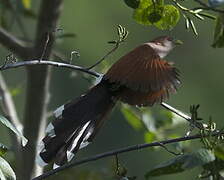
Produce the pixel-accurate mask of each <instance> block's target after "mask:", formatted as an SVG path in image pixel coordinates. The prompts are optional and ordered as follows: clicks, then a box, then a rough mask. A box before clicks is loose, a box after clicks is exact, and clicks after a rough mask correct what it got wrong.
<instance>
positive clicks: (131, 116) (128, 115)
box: [121, 105, 143, 130]
mask: <svg viewBox="0 0 224 180" xmlns="http://www.w3.org/2000/svg"><path fill="white" fill-rule="evenodd" d="M121 112H122V114H123V115H124V117H125V119H126V120H127V121H128V123H129V124H130V125H131V126H132V127H133V128H134V129H135V130H141V129H142V128H143V125H142V122H141V119H140V118H139V117H138V116H137V115H136V114H135V113H134V112H133V111H132V110H131V109H130V108H129V107H128V106H125V105H123V106H122V108H121Z"/></svg>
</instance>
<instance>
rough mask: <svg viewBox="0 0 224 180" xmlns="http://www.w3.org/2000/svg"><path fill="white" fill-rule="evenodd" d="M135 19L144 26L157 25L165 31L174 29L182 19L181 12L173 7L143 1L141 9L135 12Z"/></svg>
mask: <svg viewBox="0 0 224 180" xmlns="http://www.w3.org/2000/svg"><path fill="white" fill-rule="evenodd" d="M133 18H134V19H135V20H136V21H137V22H138V23H140V24H143V25H155V26H156V27H157V28H159V29H162V30H165V29H172V28H173V27H175V26H176V24H177V23H178V21H179V19H180V13H179V10H178V9H177V8H176V7H175V6H173V5H164V3H163V1H161V3H156V4H154V3H152V1H147V3H145V2H144V3H143V2H142V1H141V3H140V5H139V8H137V9H136V10H135V11H134V14H133Z"/></svg>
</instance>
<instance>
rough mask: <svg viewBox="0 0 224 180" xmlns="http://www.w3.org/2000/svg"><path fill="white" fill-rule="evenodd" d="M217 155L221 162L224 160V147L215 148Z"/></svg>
mask: <svg viewBox="0 0 224 180" xmlns="http://www.w3.org/2000/svg"><path fill="white" fill-rule="evenodd" d="M215 155H216V156H217V157H218V158H219V159H221V160H224V146H221V145H220V146H217V147H216V148H215Z"/></svg>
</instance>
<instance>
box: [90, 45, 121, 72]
mask: <svg viewBox="0 0 224 180" xmlns="http://www.w3.org/2000/svg"><path fill="white" fill-rule="evenodd" d="M119 45H120V44H119V43H116V45H115V46H114V48H113V49H111V50H110V51H109V52H108V53H107V54H106V55H105V56H103V57H102V58H101V59H100V60H99V61H97V62H96V63H95V64H93V65H92V66H90V67H88V68H86V69H88V70H90V69H92V68H94V67H95V66H97V65H98V64H100V63H101V62H102V61H104V60H105V59H106V58H107V57H108V56H109V55H110V54H112V53H113V52H114V51H116V50H117V48H118V47H119Z"/></svg>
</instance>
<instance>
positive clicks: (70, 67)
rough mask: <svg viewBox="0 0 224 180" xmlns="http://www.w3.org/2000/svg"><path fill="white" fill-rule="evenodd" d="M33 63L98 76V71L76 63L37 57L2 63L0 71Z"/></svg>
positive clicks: (32, 64)
mask: <svg viewBox="0 0 224 180" xmlns="http://www.w3.org/2000/svg"><path fill="white" fill-rule="evenodd" d="M34 65H50V66H56V67H63V68H68V69H72V70H77V71H81V72H84V73H87V74H90V75H93V76H95V77H99V76H100V73H97V72H95V71H92V70H88V69H86V68H84V67H81V66H76V65H72V64H67V63H61V62H55V61H47V60H41V61H40V60H39V59H38V60H25V61H21V62H16V63H10V64H3V65H2V66H1V67H0V71H4V70H7V69H12V68H18V67H22V66H34Z"/></svg>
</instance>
